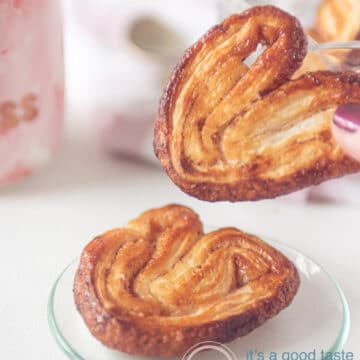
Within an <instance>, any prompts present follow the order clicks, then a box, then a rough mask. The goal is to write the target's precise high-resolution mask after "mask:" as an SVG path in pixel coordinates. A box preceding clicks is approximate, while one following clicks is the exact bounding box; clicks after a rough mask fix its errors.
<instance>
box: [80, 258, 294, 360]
mask: <svg viewBox="0 0 360 360" xmlns="http://www.w3.org/2000/svg"><path fill="white" fill-rule="evenodd" d="M92 266H93V264H92V263H91V261H89V262H87V263H85V264H83V265H82V266H81V268H80V269H79V271H78V272H77V274H76V280H75V286H74V296H75V302H76V306H77V309H78V311H79V312H80V313H81V314H82V316H83V319H84V321H85V323H86V325H87V326H88V328H89V329H90V331H91V333H92V335H93V336H95V337H96V338H97V339H98V340H100V341H101V342H102V343H103V344H104V345H106V346H108V347H110V348H113V349H115V350H119V351H123V352H126V353H129V354H136V355H145V356H159V357H164V358H168V357H173V356H176V355H177V356H180V355H183V354H184V353H185V352H186V350H187V349H189V348H190V347H191V346H193V345H195V344H197V343H199V342H202V341H205V340H208V341H217V342H221V343H226V342H230V341H232V340H235V339H237V338H238V337H241V336H245V335H247V334H248V333H249V332H251V331H252V330H254V329H255V328H257V327H259V326H260V325H262V324H263V323H264V322H265V321H266V320H269V319H270V318H272V317H274V316H275V315H276V314H278V313H279V312H280V311H281V310H283V309H284V308H286V307H287V306H288V305H290V303H291V302H292V300H293V298H294V297H295V295H296V292H297V290H298V288H299V285H300V279H299V275H298V273H297V271H296V270H295V268H294V272H293V277H292V278H289V279H288V280H287V282H285V283H284V284H283V285H282V287H281V289H280V291H279V293H278V294H277V295H276V296H274V297H272V298H271V299H268V300H266V301H260V302H259V303H258V304H256V307H254V308H252V309H251V310H248V311H247V312H245V313H242V314H240V315H238V316H233V317H231V318H227V319H225V320H223V321H213V322H210V323H206V324H203V325H199V326H189V327H173V328H170V327H166V328H157V329H153V331H151V332H150V331H144V330H143V329H141V328H140V327H137V326H136V325H134V324H133V323H131V322H126V321H119V320H118V319H116V318H114V317H111V316H110V315H109V314H108V313H107V312H105V311H104V309H103V308H102V306H101V304H100V303H99V301H98V299H97V296H96V294H95V292H94V289H93V288H92V287H91V286H89V282H90V279H89V273H90V272H91V268H92ZM85 294H86V295H85ZM99 317H101V318H102V320H103V321H102V322H101V323H99V322H98V320H97V319H98V318H99Z"/></svg>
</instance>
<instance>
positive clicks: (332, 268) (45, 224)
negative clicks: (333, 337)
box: [0, 80, 360, 360]
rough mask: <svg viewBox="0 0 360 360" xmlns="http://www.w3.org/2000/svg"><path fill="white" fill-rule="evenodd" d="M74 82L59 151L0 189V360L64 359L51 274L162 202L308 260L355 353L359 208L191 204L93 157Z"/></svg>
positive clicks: (132, 171)
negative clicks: (52, 318) (323, 279)
mask: <svg viewBox="0 0 360 360" xmlns="http://www.w3.org/2000/svg"><path fill="white" fill-rule="evenodd" d="M72 81H73V82H72V83H71V84H70V85H71V86H72V85H74V86H73V87H71V86H70V89H69V90H70V91H69V92H68V95H69V98H70V100H71V101H70V107H69V113H68V117H67V129H66V136H65V141H64V144H63V146H62V148H61V150H60V151H59V153H58V154H57V156H56V157H55V158H54V160H53V162H52V163H51V164H50V165H49V166H48V167H47V168H45V169H44V170H42V171H40V172H39V173H38V174H37V175H35V176H34V177H32V178H30V179H28V180H26V181H24V182H22V183H19V184H16V185H14V186H11V187H9V188H6V189H2V190H0V197H1V200H0V219H1V220H0V239H1V240H0V254H1V260H0V284H1V292H0V294H1V297H0V339H1V340H0V359H4V360H5V359H6V360H8V359H34V360H35V359H36V360H50V359H51V360H62V359H65V356H64V355H63V354H62V353H61V351H60V350H59V348H58V347H57V345H56V344H55V342H54V340H53V338H52V336H51V334H50V331H49V328H48V324H47V313H46V311H47V301H48V296H49V292H50V288H51V286H52V285H53V283H54V280H55V279H56V277H57V276H58V274H59V272H60V271H61V270H62V269H63V268H64V266H65V265H67V264H68V263H69V261H70V260H71V259H73V258H74V257H76V256H77V255H79V253H80V251H81V250H82V248H83V247H84V245H85V244H86V243H87V242H88V241H89V240H91V239H92V238H93V237H94V235H97V234H99V233H101V232H103V231H104V230H106V229H110V228H112V227H117V226H121V225H123V224H125V223H126V222H127V221H128V220H129V219H130V218H132V217H134V216H136V215H137V214H139V213H140V212H141V211H143V210H144V209H147V208H150V207H156V206H161V205H164V204H166V203H169V202H176V203H181V204H185V205H188V206H191V207H193V208H194V209H195V210H196V211H197V212H198V213H199V214H200V215H201V217H202V219H203V221H204V222H205V223H209V224H215V225H236V226H238V227H241V228H242V229H244V230H247V231H249V232H258V233H266V234H268V235H269V236H270V237H272V238H275V239H278V240H279V241H282V242H284V243H287V244H288V245H290V246H294V247H296V248H299V249H301V250H302V251H303V252H304V253H305V254H309V255H311V257H312V258H313V259H315V260H316V261H318V262H319V263H320V264H321V265H323V266H324V267H325V269H327V270H328V271H329V272H330V273H331V274H333V275H334V276H335V278H336V279H337V280H338V282H339V283H340V285H341V287H342V288H343V290H344V292H345V294H346V297H347V300H348V303H349V306H350V310H351V321H352V326H351V331H350V337H349V341H348V343H347V345H346V349H345V350H347V351H352V352H353V353H354V354H355V355H357V356H359V354H360V343H359V339H360V326H359V325H360V290H359V283H360V269H359V251H360V245H359V242H360V231H359V223H360V208H359V207H355V206H347V207H345V206H330V205H319V204H318V205H310V204H308V205H303V204H301V203H300V204H297V203H286V202H284V201H282V200H273V201H263V202H257V203H241V204H228V203H218V204H209V203H205V202H201V201H197V200H195V199H192V198H190V197H188V196H186V195H185V194H183V193H182V192H181V191H180V190H178V189H177V188H176V187H175V186H174V185H173V184H172V183H171V182H170V180H169V179H168V178H167V177H166V175H165V174H164V172H162V171H161V170H160V169H159V168H155V167H153V166H152V165H150V164H146V163H140V162H134V161H132V160H131V159H124V158H112V157H109V156H107V155H105V154H104V153H102V152H101V151H99V149H98V148H97V147H96V146H95V145H94V144H95V141H94V139H93V135H92V134H91V132H90V131H88V130H87V129H88V126H87V124H86V122H84V121H83V120H84V115H83V114H82V112H81V111H79V109H80V108H81V104H78V103H76V96H75V92H76V91H77V89H78V87H77V86H78V85H77V86H75V84H74V80H72ZM359 191H360V189H359ZM304 336H306V334H304ZM355 358H356V357H355Z"/></svg>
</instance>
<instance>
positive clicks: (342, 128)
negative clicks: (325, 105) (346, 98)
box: [332, 104, 360, 161]
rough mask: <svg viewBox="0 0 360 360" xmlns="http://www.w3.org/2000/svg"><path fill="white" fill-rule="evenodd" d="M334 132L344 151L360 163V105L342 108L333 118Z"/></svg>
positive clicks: (349, 105)
mask: <svg viewBox="0 0 360 360" xmlns="http://www.w3.org/2000/svg"><path fill="white" fill-rule="evenodd" d="M332 131H333V135H334V137H335V139H336V141H337V142H338V144H339V145H340V146H341V147H342V149H343V150H344V151H345V152H346V153H347V154H348V155H349V156H350V157H352V158H354V159H356V160H357V161H360V105H359V104H346V105H344V106H340V107H339V108H338V109H337V110H336V112H335V115H334V118H333V126H332Z"/></svg>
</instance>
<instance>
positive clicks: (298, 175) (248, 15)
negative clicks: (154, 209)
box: [154, 6, 360, 201]
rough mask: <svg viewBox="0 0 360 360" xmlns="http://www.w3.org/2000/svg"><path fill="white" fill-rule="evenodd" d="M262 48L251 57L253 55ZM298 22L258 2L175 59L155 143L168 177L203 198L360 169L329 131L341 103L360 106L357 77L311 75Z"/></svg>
mask: <svg viewBox="0 0 360 360" xmlns="http://www.w3.org/2000/svg"><path fill="white" fill-rule="evenodd" d="M259 45H262V46H264V47H265V50H264V51H263V52H262V53H261V54H260V55H259V56H258V58H257V59H256V60H255V61H254V62H253V63H252V64H246V63H245V60H246V59H248V60H249V56H250V55H251V54H252V53H254V51H256V49H258V47H259ZM306 53H307V41H306V35H305V34H304V31H303V29H302V28H301V26H300V24H299V22H298V20H297V19H296V18H294V17H292V16H290V15H289V14H287V13H285V12H284V11H282V10H280V9H278V8H275V7H272V6H264V7H254V8H251V9H249V10H248V11H245V12H244V13H242V14H239V15H233V16H231V17H229V18H228V19H226V20H225V21H224V22H223V23H221V24H220V25H217V26H215V27H214V28H212V29H211V30H210V31H209V32H208V33H207V34H206V35H205V36H204V37H203V38H202V39H200V40H199V41H198V42H197V43H195V44H194V45H193V46H192V47H191V48H190V49H188V50H187V51H186V52H185V54H184V56H183V58H182V60H181V61H180V63H179V64H178V65H177V66H176V68H175V70H174V72H173V74H172V77H171V79H170V82H169V84H168V86H167V88H166V90H165V92H164V95H163V97H162V100H161V103H160V111H159V115H158V118H157V121H156V126H155V139H154V148H155V153H156V155H157V157H158V158H159V160H160V162H161V164H162V166H163V167H164V168H165V170H166V171H167V173H168V175H169V176H170V178H171V179H172V180H173V181H174V182H175V183H176V184H177V185H178V186H179V187H180V188H181V189H182V190H183V191H185V192H186V193H188V194H190V195H192V196H195V197H197V198H199V199H203V200H208V201H219V200H229V201H240V200H258V199H264V198H273V197H276V196H279V195H283V194H286V193H290V192H293V191H296V190H299V189H301V188H304V187H306V186H309V185H312V184H318V183H320V182H322V181H324V180H327V179H331V178H335V177H339V176H342V175H344V174H348V173H352V172H355V171H359V170H360V164H359V163H357V162H356V161H355V160H352V159H350V158H348V157H347V156H346V155H345V154H344V153H343V151H342V150H341V149H340V148H339V146H338V145H337V144H336V142H335V140H334V139H333V137H332V134H331V121H329V116H324V114H325V115H326V114H331V113H333V112H334V110H335V108H336V106H337V105H339V104H343V103H360V76H359V75H357V74H355V73H345V72H341V73H334V72H329V71H317V72H309V73H306V74H303V75H301V76H300V77H298V78H296V79H292V76H293V74H294V73H295V72H296V70H298V69H299V68H300V67H301V65H302V62H303V59H304V57H305V56H306Z"/></svg>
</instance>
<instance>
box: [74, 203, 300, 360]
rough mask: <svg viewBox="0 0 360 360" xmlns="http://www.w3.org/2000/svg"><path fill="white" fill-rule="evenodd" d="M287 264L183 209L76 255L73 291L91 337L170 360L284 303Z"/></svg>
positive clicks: (288, 295)
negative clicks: (208, 228)
mask: <svg viewBox="0 0 360 360" xmlns="http://www.w3.org/2000/svg"><path fill="white" fill-rule="evenodd" d="M298 287H299V276H298V273H297V271H296V269H295V267H294V265H293V264H292V263H291V262H290V261H289V260H288V259H287V258H286V257H285V256H283V255H282V254H281V253H280V252H278V251H277V250H275V249H274V248H272V247H271V246H269V245H267V244H266V243H264V242H263V241H261V240H260V239H258V238H257V237H255V236H252V235H248V234H245V233H243V232H242V231H240V230H237V229H235V228H223V229H219V230H217V231H214V232H212V233H209V234H206V235H205V234H204V233H203V227H202V223H201V222H200V220H199V218H198V216H197V215H196V214H195V213H194V212H193V211H192V210H190V209H189V208H186V207H183V206H180V205H168V206H165V207H163V208H159V209H152V210H149V211H147V212H145V213H143V214H142V215H140V216H139V217H138V218H136V219H135V220H132V221H130V222H129V223H128V224H127V225H126V226H125V227H123V228H120V229H115V230H112V231H109V232H107V233H105V234H103V235H101V236H98V237H97V238H95V239H94V240H93V241H91V242H90V243H89V244H88V245H87V246H86V248H85V249H84V251H83V254H82V256H81V260H80V266H79V268H78V271H77V274H76V278H75V284H74V295H75V302H76V305H77V308H78V310H79V311H80V313H81V315H82V317H83V318H84V320H85V323H86V325H87V326H88V328H89V330H90V331H91V333H92V334H93V335H94V336H95V337H96V338H97V339H98V340H100V341H101V342H102V343H103V344H105V345H107V346H109V347H111V348H114V349H117V350H120V351H124V352H127V353H131V354H140V355H148V356H150V355H151V356H161V357H171V356H175V355H181V354H183V353H184V352H185V351H186V350H187V349H188V348H189V347H191V346H192V345H194V344H197V343H199V342H201V341H205V340H212V341H219V342H227V341H231V340H233V339H235V338H237V337H239V336H243V335H246V334H247V333H249V332H250V331H251V330H253V329H255V328H256V327H258V326H260V325H261V324H262V323H264V322H265V321H266V320H267V319H269V318H271V317H273V316H274V315H276V314H277V313H278V312H279V311H280V310H282V309H283V308H285V307H286V306H288V305H289V304H290V303H291V301H292V300H293V297H294V296H295V294H296V292H297V290H298Z"/></svg>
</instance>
